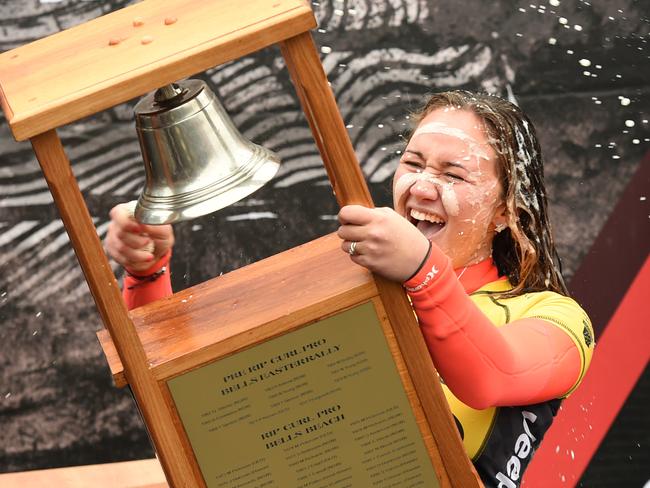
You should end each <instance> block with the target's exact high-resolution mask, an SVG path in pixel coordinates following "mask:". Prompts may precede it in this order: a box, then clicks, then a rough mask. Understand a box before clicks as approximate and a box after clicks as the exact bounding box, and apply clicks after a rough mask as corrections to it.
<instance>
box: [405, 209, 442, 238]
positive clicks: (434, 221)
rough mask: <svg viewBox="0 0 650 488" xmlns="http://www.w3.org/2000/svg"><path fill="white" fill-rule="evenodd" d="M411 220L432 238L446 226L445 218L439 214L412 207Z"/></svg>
mask: <svg viewBox="0 0 650 488" xmlns="http://www.w3.org/2000/svg"><path fill="white" fill-rule="evenodd" d="M409 222H411V223H412V224H413V225H415V226H416V227H417V228H418V230H419V231H420V232H422V234H423V235H424V237H426V238H427V239H431V238H432V237H433V236H434V235H436V234H437V233H438V232H440V231H441V230H442V229H443V227H444V226H445V224H446V222H445V220H444V219H443V218H442V217H440V216H439V215H436V214H432V213H426V212H421V211H419V210H415V209H411V211H410V212H409Z"/></svg>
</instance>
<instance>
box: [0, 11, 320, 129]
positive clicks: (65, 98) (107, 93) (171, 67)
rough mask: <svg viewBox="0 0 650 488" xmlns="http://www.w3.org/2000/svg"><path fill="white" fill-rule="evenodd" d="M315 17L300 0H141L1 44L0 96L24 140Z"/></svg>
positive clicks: (310, 23)
mask: <svg viewBox="0 0 650 488" xmlns="http://www.w3.org/2000/svg"><path fill="white" fill-rule="evenodd" d="M244 8H245V11H246V15H242V9H244ZM170 17H171V18H176V19H177V20H176V21H175V22H174V23H172V24H170V25H166V23H165V19H167V18H170ZM135 19H139V20H140V21H141V22H142V25H140V26H137V27H136V26H134V20H135ZM315 26H316V20H315V18H314V16H313V13H312V11H311V9H310V8H309V6H308V5H307V4H306V3H305V2H304V1H303V0H274V1H269V0H247V1H246V4H245V5H242V2H241V1H238V0H220V1H218V2H210V1H204V0H165V1H164V2H161V1H158V0H145V1H143V2H140V3H136V4H134V5H131V6H129V7H126V8H124V9H121V10H117V11H115V12H112V13H110V14H107V15H104V16H102V17H99V18H97V19H94V20H91V21H89V22H86V23H84V24H81V25H79V26H76V27H73V28H71V29H68V30H65V31H62V32H59V33H57V34H54V35H51V36H49V37H46V38H44V39H40V40H38V41H35V42H32V43H30V44H28V45H25V46H21V47H19V48H16V49H13V50H11V51H7V52H4V53H2V54H0V66H2V70H0V96H1V97H2V100H1V105H2V107H3V110H4V111H5V115H6V117H7V121H8V122H9V125H10V127H11V130H12V132H13V134H14V137H15V138H16V139H17V140H24V139H27V138H29V137H32V136H34V135H36V134H40V133H42V132H45V131H47V130H50V129H53V128H56V127H60V126H62V125H64V124H68V123H70V122H73V121H75V120H78V119H80V118H83V117H85V116H88V115H92V114H94V113H97V112H100V111H102V110H105V109H107V108H109V107H112V106H114V105H117V104H119V103H123V102H125V101H128V100H130V99H132V98H135V97H138V96H141V95H143V94H144V93H147V92H149V91H151V90H154V89H156V88H158V87H160V86H163V85H165V84H168V83H171V82H173V81H176V80H178V79H181V78H184V77H187V76H191V75H193V74H195V73H198V72H201V71H205V70H206V69H208V68H211V67H214V66H216V65H219V64H223V63H225V62H227V61H230V60H233V59H237V58H240V57H242V56H245V55H247V54H250V53H252V52H255V51H258V50H260V49H262V48H264V47H266V46H269V45H271V44H275V43H278V42H280V41H282V40H284V39H286V38H289V37H292V36H295V35H297V34H299V33H300V32H304V31H307V30H309V29H311V28H313V27H315ZM145 37H146V38H147V39H148V40H150V41H151V42H149V43H147V44H143V42H142V41H143V39H144V38H145ZM111 40H114V41H119V42H117V43H116V44H114V45H109V44H110V41H111Z"/></svg>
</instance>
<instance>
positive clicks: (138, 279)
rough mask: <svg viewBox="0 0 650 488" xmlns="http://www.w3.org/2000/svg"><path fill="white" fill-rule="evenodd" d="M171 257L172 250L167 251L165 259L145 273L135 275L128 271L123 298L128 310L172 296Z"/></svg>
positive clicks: (162, 258) (125, 276) (157, 262)
mask: <svg viewBox="0 0 650 488" xmlns="http://www.w3.org/2000/svg"><path fill="white" fill-rule="evenodd" d="M171 255H172V253H171V250H169V251H167V253H166V254H165V255H164V256H163V257H161V258H160V259H159V260H158V261H156V262H155V263H154V264H153V265H151V267H150V268H149V269H146V270H144V271H140V272H138V273H135V272H131V271H129V270H128V269H127V270H126V273H125V274H124V285H123V288H122V297H123V298H124V302H125V303H126V308H127V309H129V310H132V309H134V308H137V307H141V306H142V305H146V304H147V303H150V302H153V301H155V300H158V299H160V298H164V297H167V296H170V295H171V294H172V284H171V278H170V276H169V259H170V258H171Z"/></svg>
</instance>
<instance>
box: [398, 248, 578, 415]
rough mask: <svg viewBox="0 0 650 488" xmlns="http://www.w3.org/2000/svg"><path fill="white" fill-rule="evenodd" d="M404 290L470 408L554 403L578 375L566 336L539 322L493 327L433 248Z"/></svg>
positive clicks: (440, 364)
mask: <svg viewBox="0 0 650 488" xmlns="http://www.w3.org/2000/svg"><path fill="white" fill-rule="evenodd" d="M404 286H405V287H406V289H407V292H408V294H409V296H410V297H411V300H412V303H413V306H414V309H415V312H416V314H417V316H418V320H419V322H420V326H421V330H422V333H423V335H424V339H425V342H426V344H427V347H428V349H429V352H430V354H431V357H432V359H433V362H434V364H435V366H436V368H437V369H438V372H439V373H440V376H441V377H442V379H443V380H444V381H445V384H446V385H447V386H448V387H449V389H450V390H451V391H452V392H453V393H454V395H456V397H458V398H459V399H460V400H461V401H463V402H464V403H465V404H467V405H469V406H470V407H472V408H475V409H484V408H488V407H494V406H514V405H526V404H533V403H539V402H542V401H546V400H550V399H553V398H559V397H561V396H563V395H564V394H566V393H567V392H568V391H569V390H570V389H571V388H572V386H574V384H575V383H576V382H577V381H578V379H579V378H580V376H581V360H580V355H579V351H578V347H577V346H576V344H575V343H574V341H573V340H572V339H571V338H570V336H569V334H568V333H567V332H565V331H564V330H563V329H561V328H560V327H557V326H556V325H554V324H552V323H550V322H548V321H546V320H542V319H540V318H524V319H519V320H516V321H514V322H512V323H510V324H507V325H504V326H502V327H496V326H495V325H494V324H492V322H490V320H489V319H488V318H487V317H486V316H485V314H484V313H483V312H482V311H481V310H480V309H479V308H478V307H477V306H476V304H475V303H474V302H473V301H472V300H471V299H470V297H469V296H468V295H467V294H466V293H465V290H464V288H463V287H462V285H461V283H460V282H459V281H458V279H457V278H456V274H455V273H454V270H453V268H452V266H451V262H450V261H449V258H448V257H447V256H446V255H445V254H443V253H442V251H440V249H438V248H437V247H436V246H435V245H434V246H433V247H432V250H431V253H430V255H429V257H428V259H427V260H426V261H425V262H424V264H423V266H422V267H421V269H420V270H419V271H418V273H416V275H415V276H413V277H412V278H410V279H409V280H408V281H407V282H406V283H405V284H404Z"/></svg>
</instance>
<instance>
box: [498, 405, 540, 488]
mask: <svg viewBox="0 0 650 488" xmlns="http://www.w3.org/2000/svg"><path fill="white" fill-rule="evenodd" d="M521 416H522V417H523V420H522V422H523V428H524V432H522V434H521V435H520V436H519V437H517V440H516V441H515V445H514V454H513V455H512V456H510V459H508V461H507V462H506V465H505V472H506V474H504V473H503V472H501V471H499V472H498V473H497V474H496V480H497V481H498V482H499V484H498V485H497V488H516V487H517V486H519V484H518V483H515V481H517V480H518V479H519V475H520V473H521V461H522V460H528V458H529V457H530V455H531V453H532V452H533V444H532V443H533V442H535V441H536V440H537V439H536V437H535V436H534V435H533V434H532V433H531V432H530V427H529V425H528V422H530V423H531V424H533V423H535V420H537V415H535V414H534V413H532V412H529V411H527V410H522V412H521Z"/></svg>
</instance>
